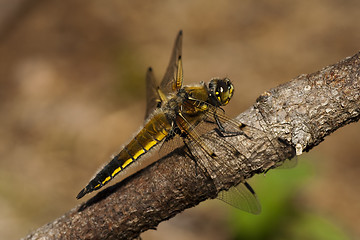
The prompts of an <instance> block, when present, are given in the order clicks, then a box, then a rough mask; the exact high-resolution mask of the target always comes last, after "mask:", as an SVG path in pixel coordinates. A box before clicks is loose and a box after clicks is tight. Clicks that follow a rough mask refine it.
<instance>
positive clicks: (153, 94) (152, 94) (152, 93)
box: [145, 68, 162, 120]
mask: <svg viewBox="0 0 360 240" xmlns="http://www.w3.org/2000/svg"><path fill="white" fill-rule="evenodd" d="M161 103H162V100H161V98H160V96H159V92H158V90H157V87H156V79H155V76H154V72H153V70H152V68H149V69H148V70H147V72H146V111H145V120H146V119H147V118H148V117H149V115H150V114H151V113H152V112H154V110H155V109H156V108H159V107H160V106H161Z"/></svg>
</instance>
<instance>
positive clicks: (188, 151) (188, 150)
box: [184, 141, 199, 175]
mask: <svg viewBox="0 0 360 240" xmlns="http://www.w3.org/2000/svg"><path fill="white" fill-rule="evenodd" d="M184 145H185V147H186V150H187V153H186V154H187V155H188V156H189V157H190V158H191V160H193V161H194V163H195V173H196V175H198V171H197V170H198V167H199V165H198V162H197V160H196V157H195V156H194V155H193V154H192V152H191V149H190V147H189V145H188V144H187V143H186V141H184Z"/></svg>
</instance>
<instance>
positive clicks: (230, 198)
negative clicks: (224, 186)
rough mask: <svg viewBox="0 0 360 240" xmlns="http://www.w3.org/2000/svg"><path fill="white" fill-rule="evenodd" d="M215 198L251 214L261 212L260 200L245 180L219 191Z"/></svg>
mask: <svg viewBox="0 0 360 240" xmlns="http://www.w3.org/2000/svg"><path fill="white" fill-rule="evenodd" d="M217 198H218V199H219V200H221V201H224V202H225V203H227V204H229V205H231V206H233V207H235V208H238V209H240V210H243V211H245V212H249V213H252V214H260V213H261V205H260V202H259V200H258V198H257V196H256V194H255V192H254V190H253V189H252V188H251V186H250V185H249V184H248V183H247V182H243V183H240V184H239V185H237V186H235V187H232V188H230V189H229V190H228V191H221V192H220V193H219V195H218V196H217Z"/></svg>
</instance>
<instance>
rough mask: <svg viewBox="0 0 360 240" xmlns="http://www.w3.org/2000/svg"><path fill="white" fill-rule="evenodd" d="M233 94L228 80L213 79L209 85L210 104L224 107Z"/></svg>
mask: <svg viewBox="0 0 360 240" xmlns="http://www.w3.org/2000/svg"><path fill="white" fill-rule="evenodd" d="M233 94H234V86H233V85H232V83H231V81H230V79H228V78H224V79H220V78H213V79H211V80H210V83H209V96H210V101H211V102H212V104H214V105H216V106H225V105H226V104H228V103H229V101H230V99H231V97H232V96H233Z"/></svg>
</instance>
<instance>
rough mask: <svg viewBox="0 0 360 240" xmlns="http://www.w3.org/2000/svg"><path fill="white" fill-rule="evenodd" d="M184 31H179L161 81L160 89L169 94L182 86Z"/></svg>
mask: <svg viewBox="0 0 360 240" xmlns="http://www.w3.org/2000/svg"><path fill="white" fill-rule="evenodd" d="M182 37H183V34H182V31H179V33H178V35H177V37H176V40H175V44H174V48H173V51H172V54H171V57H170V61H169V65H168V67H167V69H166V72H165V75H164V77H163V79H162V81H161V83H160V91H161V92H162V93H163V94H164V95H165V96H167V95H168V94H169V93H172V92H175V91H176V90H178V89H180V88H181V86H182V81H183V78H182V72H183V71H182V61H181V54H182V53H181V52H182Z"/></svg>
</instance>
